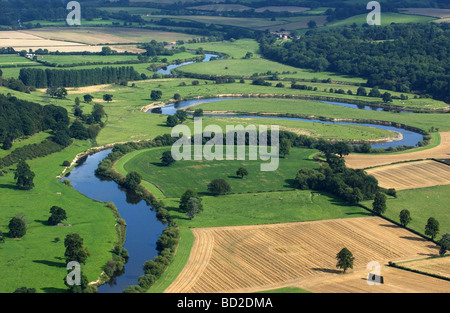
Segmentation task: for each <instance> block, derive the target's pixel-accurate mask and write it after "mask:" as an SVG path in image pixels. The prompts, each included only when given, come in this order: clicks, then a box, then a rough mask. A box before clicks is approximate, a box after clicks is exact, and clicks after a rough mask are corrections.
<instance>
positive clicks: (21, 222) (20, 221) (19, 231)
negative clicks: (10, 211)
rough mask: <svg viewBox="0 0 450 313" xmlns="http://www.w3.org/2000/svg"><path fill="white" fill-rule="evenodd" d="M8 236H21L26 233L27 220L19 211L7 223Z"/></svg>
mask: <svg viewBox="0 0 450 313" xmlns="http://www.w3.org/2000/svg"><path fill="white" fill-rule="evenodd" d="M8 227H9V237H11V238H22V237H23V236H25V234H26V233H27V227H28V221H27V220H26V218H25V216H24V215H23V214H21V213H18V214H16V216H14V217H13V218H12V219H11V220H10V221H9V224H8Z"/></svg>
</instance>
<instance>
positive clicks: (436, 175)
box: [366, 160, 450, 190]
mask: <svg viewBox="0 0 450 313" xmlns="http://www.w3.org/2000/svg"><path fill="white" fill-rule="evenodd" d="M366 172H367V174H369V175H372V176H374V177H375V178H376V179H377V180H378V184H379V186H381V187H384V188H395V189H396V190H404V189H414V188H423V187H431V186H436V185H447V184H450V166H448V165H446V164H443V163H440V162H436V161H431V160H425V161H418V162H407V163H398V164H394V165H387V166H381V167H376V168H373V169H369V170H366Z"/></svg>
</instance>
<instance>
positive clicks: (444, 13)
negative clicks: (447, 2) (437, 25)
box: [399, 8, 450, 18]
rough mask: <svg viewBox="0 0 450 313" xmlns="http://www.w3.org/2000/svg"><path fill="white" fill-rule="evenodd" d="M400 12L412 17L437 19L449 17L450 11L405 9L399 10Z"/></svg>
mask: <svg viewBox="0 0 450 313" xmlns="http://www.w3.org/2000/svg"><path fill="white" fill-rule="evenodd" d="M399 11H400V12H402V13H406V14H413V15H423V16H431V17H439V18H447V17H450V9H433V8H405V9H399Z"/></svg>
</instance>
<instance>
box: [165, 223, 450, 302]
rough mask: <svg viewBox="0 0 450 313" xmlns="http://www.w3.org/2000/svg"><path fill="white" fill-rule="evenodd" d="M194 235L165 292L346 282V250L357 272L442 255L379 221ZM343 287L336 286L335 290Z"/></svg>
mask: <svg viewBox="0 0 450 313" xmlns="http://www.w3.org/2000/svg"><path fill="white" fill-rule="evenodd" d="M192 232H193V234H194V238H195V240H194V245H193V247H192V250H191V254H190V257H189V260H188V262H187V264H186V265H185V267H184V268H183V270H182V272H181V273H180V275H179V276H178V277H177V279H176V280H175V281H174V282H173V283H172V284H171V285H170V286H169V287H168V289H167V290H166V292H169V293H176V292H182V293H187V292H191V293H204V292H254V291H260V290H269V289H276V288H280V287H285V286H302V284H306V282H308V281H309V280H310V279H315V278H318V277H322V278H323V279H327V277H341V275H343V274H342V271H341V270H337V269H336V254H337V253H338V252H339V251H340V250H341V249H342V248H344V247H346V248H347V249H349V250H350V251H351V252H352V253H353V256H354V257H355V261H354V270H355V271H359V270H361V269H365V268H366V266H367V264H368V263H369V262H371V261H376V262H379V263H380V264H385V263H387V262H388V261H401V260H413V259H419V258H420V259H423V258H424V257H428V256H434V255H437V253H438V248H437V247H436V245H435V244H433V243H432V242H430V241H428V240H426V239H423V238H422V237H419V236H417V235H415V234H413V233H411V232H409V231H407V230H405V229H404V228H402V227H398V226H396V225H394V224H391V223H389V222H387V221H386V220H384V219H382V218H379V217H362V218H349V219H336V220H326V221H314V222H302V223H286V224H271V225H256V226H235V227H215V228H197V229H192ZM419 281H420V277H419ZM361 283H364V284H367V282H366V281H363V280H361ZM449 287H450V284H449ZM339 288H340V286H339V285H336V286H335V289H336V291H339ZM343 291H345V290H343Z"/></svg>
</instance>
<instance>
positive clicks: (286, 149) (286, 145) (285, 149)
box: [279, 138, 292, 158]
mask: <svg viewBox="0 0 450 313" xmlns="http://www.w3.org/2000/svg"><path fill="white" fill-rule="evenodd" d="M291 145H292V143H291V141H290V140H289V139H287V138H283V139H281V141H280V150H279V153H280V156H281V157H283V158H284V157H286V156H287V155H289V154H290V153H291Z"/></svg>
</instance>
